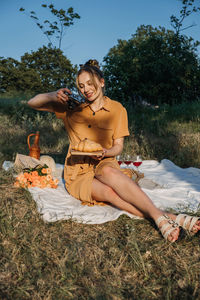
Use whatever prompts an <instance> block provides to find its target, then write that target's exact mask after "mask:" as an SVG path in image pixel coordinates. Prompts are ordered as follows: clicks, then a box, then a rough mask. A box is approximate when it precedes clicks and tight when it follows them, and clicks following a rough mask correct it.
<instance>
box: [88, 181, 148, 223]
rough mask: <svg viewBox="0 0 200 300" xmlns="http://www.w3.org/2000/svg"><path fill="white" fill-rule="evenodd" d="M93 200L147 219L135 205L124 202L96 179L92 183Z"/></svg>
mask: <svg viewBox="0 0 200 300" xmlns="http://www.w3.org/2000/svg"><path fill="white" fill-rule="evenodd" d="M92 199H94V200H96V201H100V202H108V203H111V204H113V205H114V206H116V207H118V208H120V209H122V210H125V211H127V212H130V213H131V214H133V215H135V216H138V217H141V218H145V215H144V214H143V213H142V212H141V211H140V210H138V209H137V208H136V207H135V206H134V205H132V204H130V203H128V202H126V201H124V200H123V199H121V198H120V197H119V195H117V194H116V193H115V192H114V191H113V189H112V188H110V187H109V186H107V185H105V184H104V183H102V182H100V181H99V180H97V179H95V178H94V180H93V182H92Z"/></svg>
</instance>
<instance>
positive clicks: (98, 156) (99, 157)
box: [92, 148, 107, 160]
mask: <svg viewBox="0 0 200 300" xmlns="http://www.w3.org/2000/svg"><path fill="white" fill-rule="evenodd" d="M106 152H107V149H105V148H104V149H103V153H102V155H94V156H92V158H93V159H96V160H102V159H103V158H104V157H105V155H106Z"/></svg>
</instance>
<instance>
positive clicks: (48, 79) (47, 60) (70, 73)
mask: <svg viewBox="0 0 200 300" xmlns="http://www.w3.org/2000/svg"><path fill="white" fill-rule="evenodd" d="M21 63H22V64H23V65H24V66H26V68H28V69H31V70H34V71H35V72H36V73H37V74H38V76H39V77H40V81H41V84H42V91H49V90H54V89H58V88H60V87H66V86H67V87H69V88H73V86H74V76H75V74H76V72H77V69H76V67H73V66H72V64H71V63H70V61H69V60H68V59H67V58H66V57H65V56H64V55H63V52H62V51H61V50H60V49H57V48H48V47H46V46H43V47H42V48H39V49H38V50H37V51H35V52H34V51H32V52H31V54H29V53H25V54H24V55H23V56H22V57H21Z"/></svg>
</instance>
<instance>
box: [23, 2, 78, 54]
mask: <svg viewBox="0 0 200 300" xmlns="http://www.w3.org/2000/svg"><path fill="white" fill-rule="evenodd" d="M41 6H42V7H43V8H46V9H48V10H49V11H50V12H51V14H52V15H53V17H54V18H55V19H54V21H49V20H44V21H40V20H39V18H38V16H37V14H36V12H35V11H30V12H29V14H28V16H29V17H30V18H31V19H32V20H33V21H34V22H35V24H36V25H37V26H38V27H39V28H40V30H41V31H42V32H43V33H44V35H45V36H46V38H47V40H48V42H49V43H48V46H49V47H53V38H54V37H55V38H56V39H57V40H58V47H57V48H59V49H61V43H62V39H63V37H64V36H65V33H66V29H67V27H69V26H71V25H73V24H74V19H80V16H79V15H78V14H77V13H75V12H74V9H73V7H69V8H68V9H67V10H64V9H59V10H58V9H56V8H55V7H54V5H53V4H50V5H47V4H42V5H41ZM19 11H21V12H25V9H24V8H23V7H21V8H20V9H19Z"/></svg>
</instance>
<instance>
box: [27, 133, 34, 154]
mask: <svg viewBox="0 0 200 300" xmlns="http://www.w3.org/2000/svg"><path fill="white" fill-rule="evenodd" d="M33 135H35V133H31V134H29V135H28V137H27V143H28V147H29V150H30V149H31V146H30V137H31V136H33Z"/></svg>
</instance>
